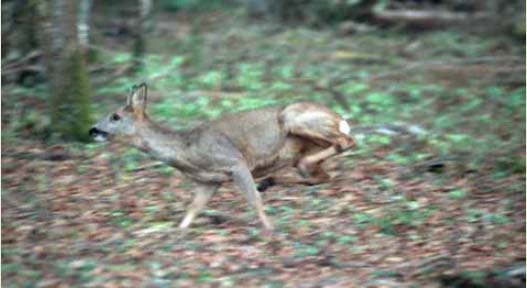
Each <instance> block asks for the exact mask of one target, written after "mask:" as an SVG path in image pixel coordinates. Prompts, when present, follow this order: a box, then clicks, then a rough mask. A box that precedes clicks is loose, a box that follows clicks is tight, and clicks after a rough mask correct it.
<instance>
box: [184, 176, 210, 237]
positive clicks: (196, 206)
mask: <svg viewBox="0 0 527 288" xmlns="http://www.w3.org/2000/svg"><path fill="white" fill-rule="evenodd" d="M218 188H219V185H217V184H199V185H198V187H197V188H196V191H195V195H194V199H192V203H191V204H190V206H189V208H188V210H187V214H186V215H185V218H183V221H181V224H179V228H183V229H184V228H187V227H188V226H189V225H190V224H191V223H192V221H194V219H195V218H196V216H198V214H199V212H200V211H201V210H202V209H203V208H204V207H205V205H206V204H207V202H209V199H210V197H211V196H212V195H213V194H214V192H216V190H218Z"/></svg>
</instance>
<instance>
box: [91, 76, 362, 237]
mask: <svg viewBox="0 0 527 288" xmlns="http://www.w3.org/2000/svg"><path fill="white" fill-rule="evenodd" d="M146 97H147V86H146V84H145V83H142V84H140V85H139V86H134V87H132V89H131V91H130V93H129V95H128V99H127V101H126V105H124V106H123V107H121V108H119V109H118V110H117V111H115V112H113V113H110V114H109V115H108V116H106V117H104V118H102V119H101V120H100V121H99V122H98V123H97V124H96V125H95V126H93V127H92V128H91V129H90V131H89V133H90V135H91V136H92V137H93V138H94V139H95V140H97V141H105V140H116V141H120V142H124V143H129V144H131V145H133V146H135V147H137V148H138V149H140V150H142V151H144V152H146V153H148V154H150V155H151V156H153V157H154V158H157V159H158V160H160V161H162V162H164V163H166V164H167V165H170V166H173V167H174V168H176V169H178V170H179V171H180V172H181V173H183V174H184V175H185V176H187V177H188V178H190V179H191V180H193V181H194V182H195V183H196V188H195V191H194V192H195V196H194V199H193V200H192V203H191V204H190V207H189V208H188V211H187V213H186V215H185V217H184V219H183V221H182V222H181V224H180V225H179V227H180V228H187V227H188V226H189V225H190V224H191V223H192V221H193V220H194V218H195V217H196V216H197V215H198V213H199V211H200V210H201V209H203V208H204V207H205V205H206V203H207V202H208V200H209V198H210V197H211V196H212V194H214V192H215V191H216V190H217V189H218V188H219V187H220V186H221V184H223V183H225V182H229V181H233V182H234V184H235V186H236V187H237V189H239V190H240V192H243V193H244V194H245V195H246V196H247V199H248V200H249V203H250V204H251V205H252V206H254V208H255V209H256V210H257V212H258V216H259V218H260V221H261V222H262V224H263V226H264V228H265V229H267V230H272V229H273V226H272V224H271V222H270V221H269V220H268V218H267V216H266V214H265V212H264V208H263V204H262V200H261V197H260V194H259V192H258V190H257V189H256V187H255V184H254V180H253V176H254V177H263V176H267V175H270V173H272V172H275V171H277V170H278V169H280V168H283V167H286V166H294V167H296V168H297V169H298V171H299V172H300V174H301V176H303V179H299V180H298V181H291V183H303V184H317V183H321V182H324V181H327V180H329V176H328V174H327V173H325V172H324V171H323V170H322V168H321V167H320V165H321V163H322V161H324V160H325V159H327V158H328V157H331V156H334V155H336V154H338V153H340V152H342V151H344V150H345V149H348V148H350V147H352V146H354V145H355V141H354V140H353V138H352V137H351V136H349V135H348V134H349V132H350V126H349V125H348V123H347V122H346V121H345V120H344V119H342V118H341V117H340V116H339V115H338V114H336V113H335V112H333V111H331V110H330V109H328V108H326V107H324V106H321V105H318V104H314V103H308V102H301V103H294V104H289V105H285V106H281V107H267V108H261V109H257V110H253V111H248V112H242V113H238V114H234V115H228V116H225V117H223V118H220V119H218V120H214V121H210V122H205V123H202V124H200V125H199V126H197V127H194V128H191V129H188V130H183V131H172V130H169V129H167V128H164V127H162V126H160V125H159V124H157V123H155V122H153V121H152V120H151V119H150V118H149V117H148V116H147V115H146V113H145V107H146ZM285 181H286V180H284V182H285ZM277 182H279V181H278V180H277Z"/></svg>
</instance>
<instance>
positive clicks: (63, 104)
mask: <svg viewBox="0 0 527 288" xmlns="http://www.w3.org/2000/svg"><path fill="white" fill-rule="evenodd" d="M50 4H51V5H49V6H48V7H49V8H50V11H49V15H50V20H51V23H50V24H51V25H49V26H48V29H49V36H50V43H49V45H48V49H49V51H48V53H47V54H48V60H49V62H48V76H49V80H50V88H51V89H50V90H51V97H50V113H51V130H52V132H53V133H55V134H56V135H57V136H59V137H60V138H63V139H73V140H79V141H86V140H88V139H89V138H88V133H87V131H88V128H89V126H90V125H91V124H92V123H91V118H90V95H91V86H90V83H89V79H88V75H87V71H86V65H85V62H84V57H83V51H82V49H81V47H80V45H79V33H78V31H77V29H78V22H77V11H78V10H77V8H78V7H77V2H76V1H74V0H52V1H51V3H50Z"/></svg>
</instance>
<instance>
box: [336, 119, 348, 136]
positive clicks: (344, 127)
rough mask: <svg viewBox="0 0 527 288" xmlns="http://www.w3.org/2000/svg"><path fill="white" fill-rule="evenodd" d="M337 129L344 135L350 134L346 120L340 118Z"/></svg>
mask: <svg viewBox="0 0 527 288" xmlns="http://www.w3.org/2000/svg"><path fill="white" fill-rule="evenodd" d="M339 131H340V132H342V133H344V134H346V135H348V134H350V131H351V128H350V125H348V122H346V120H340V122H339Z"/></svg>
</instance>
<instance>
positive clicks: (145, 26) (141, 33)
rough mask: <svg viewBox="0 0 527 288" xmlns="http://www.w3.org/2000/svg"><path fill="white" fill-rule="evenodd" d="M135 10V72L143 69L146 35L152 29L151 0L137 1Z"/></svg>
mask: <svg viewBox="0 0 527 288" xmlns="http://www.w3.org/2000/svg"><path fill="white" fill-rule="evenodd" d="M138 4H139V5H138V9H137V25H136V27H137V29H136V30H135V31H134V36H135V39H134V49H133V52H134V68H133V70H134V71H135V72H138V71H140V70H141V69H142V68H143V61H144V60H143V58H144V55H145V52H146V37H145V36H146V35H147V34H148V32H149V31H150V30H151V29H152V27H151V26H152V23H151V22H152V21H150V18H151V16H152V4H153V3H152V0H139V3H138Z"/></svg>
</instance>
